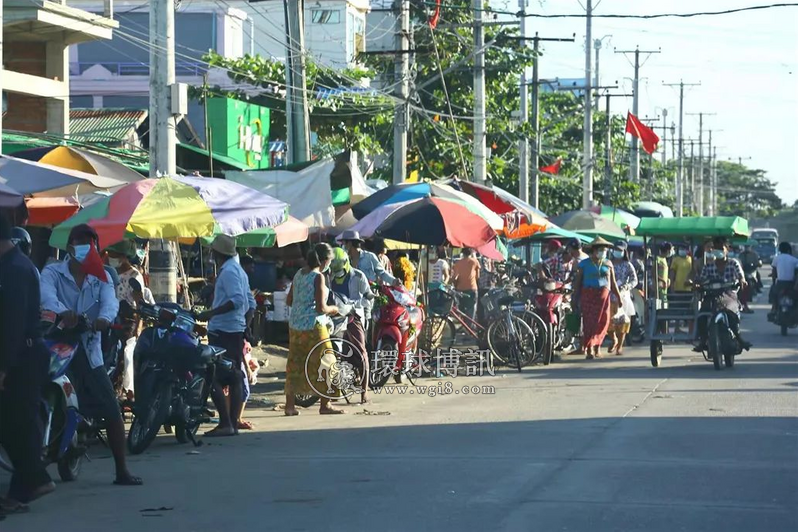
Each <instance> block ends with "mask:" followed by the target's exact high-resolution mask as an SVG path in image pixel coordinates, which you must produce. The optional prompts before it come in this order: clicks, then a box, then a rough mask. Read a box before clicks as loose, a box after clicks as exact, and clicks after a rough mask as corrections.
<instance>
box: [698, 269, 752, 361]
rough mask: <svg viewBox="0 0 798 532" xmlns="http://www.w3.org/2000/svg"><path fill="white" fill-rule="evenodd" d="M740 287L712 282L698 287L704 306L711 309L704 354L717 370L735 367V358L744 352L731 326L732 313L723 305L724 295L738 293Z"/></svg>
mask: <svg viewBox="0 0 798 532" xmlns="http://www.w3.org/2000/svg"><path fill="white" fill-rule="evenodd" d="M739 286H740V285H739V283H738V282H736V281H730V282H719V281H710V282H709V283H705V284H704V285H700V286H697V288H698V289H699V290H700V291H701V293H702V294H703V296H702V298H703V301H704V305H705V306H707V307H708V308H709V317H708V319H709V323H708V327H707V350H706V351H704V353H703V354H704V358H705V359H706V360H707V361H712V363H713V364H714V366H715V369H716V370H720V369H721V368H722V367H723V365H724V364H725V365H726V367H727V368H731V367H734V357H735V356H737V355H739V354H740V353H742V352H743V347H742V345H741V343H740V338H739V336H737V335H736V334H735V333H734V331H732V329H731V326H730V325H729V313H730V312H731V311H730V310H728V309H727V308H726V307H725V306H724V305H723V297H724V294H725V293H726V292H728V291H736V290H737V289H738V288H739ZM738 319H739V317H738Z"/></svg>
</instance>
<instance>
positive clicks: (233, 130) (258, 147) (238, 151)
mask: <svg viewBox="0 0 798 532" xmlns="http://www.w3.org/2000/svg"><path fill="white" fill-rule="evenodd" d="M208 123H209V124H210V130H211V142H210V144H211V148H212V150H213V153H215V154H218V155H222V156H225V157H229V158H230V159H233V160H235V161H238V162H240V163H242V164H244V165H246V167H247V168H251V169H253V170H262V169H265V168H269V109H267V108H266V107H261V106H259V105H254V104H251V103H246V102H242V101H240V100H234V99H232V98H210V99H208Z"/></svg>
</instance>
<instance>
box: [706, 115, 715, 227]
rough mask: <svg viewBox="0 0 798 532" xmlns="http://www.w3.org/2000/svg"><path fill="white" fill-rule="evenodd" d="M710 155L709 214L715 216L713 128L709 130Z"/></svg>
mask: <svg viewBox="0 0 798 532" xmlns="http://www.w3.org/2000/svg"><path fill="white" fill-rule="evenodd" d="M707 155H708V156H709V186H708V187H707V192H708V196H709V197H708V198H707V216H715V206H714V205H715V191H714V188H715V183H714V182H713V180H712V166H713V164H712V130H711V129H710V130H709V151H708V153H707Z"/></svg>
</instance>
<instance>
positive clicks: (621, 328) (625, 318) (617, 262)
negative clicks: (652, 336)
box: [609, 240, 637, 356]
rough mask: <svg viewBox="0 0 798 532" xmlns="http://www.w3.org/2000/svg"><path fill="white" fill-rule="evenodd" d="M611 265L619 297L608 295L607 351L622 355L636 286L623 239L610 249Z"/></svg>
mask: <svg viewBox="0 0 798 532" xmlns="http://www.w3.org/2000/svg"><path fill="white" fill-rule="evenodd" d="M612 265H613V270H614V274H615V283H616V284H617V285H618V290H619V292H620V294H621V297H620V298H618V297H615V296H614V295H612V296H610V316H612V323H610V328H609V332H610V338H612V346H611V347H610V350H609V353H610V354H612V353H613V352H614V353H615V354H616V355H618V356H621V355H623V346H624V342H625V341H626V335H627V334H629V330H630V329H631V326H632V317H633V316H634V315H635V309H634V303H632V289H633V288H634V287H635V286H637V273H636V272H635V268H634V266H633V265H632V263H631V262H630V260H629V250H628V249H627V244H626V242H624V241H623V240H621V241H619V242H617V243H616V244H615V248H614V249H613V250H612Z"/></svg>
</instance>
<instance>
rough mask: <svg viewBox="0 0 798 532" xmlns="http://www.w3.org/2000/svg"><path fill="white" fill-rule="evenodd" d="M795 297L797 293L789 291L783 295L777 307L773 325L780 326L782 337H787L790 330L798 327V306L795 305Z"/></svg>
mask: <svg viewBox="0 0 798 532" xmlns="http://www.w3.org/2000/svg"><path fill="white" fill-rule="evenodd" d="M795 297H796V294H795V293H793V292H792V291H787V292H785V293H783V294H781V296H780V297H779V303H778V305H776V315H775V317H774V319H773V323H775V324H776V325H778V326H779V328H780V329H781V335H782V336H787V331H788V329H794V328H796V327H798V306H796V304H795Z"/></svg>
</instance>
